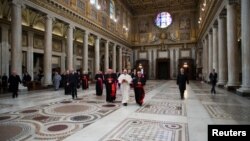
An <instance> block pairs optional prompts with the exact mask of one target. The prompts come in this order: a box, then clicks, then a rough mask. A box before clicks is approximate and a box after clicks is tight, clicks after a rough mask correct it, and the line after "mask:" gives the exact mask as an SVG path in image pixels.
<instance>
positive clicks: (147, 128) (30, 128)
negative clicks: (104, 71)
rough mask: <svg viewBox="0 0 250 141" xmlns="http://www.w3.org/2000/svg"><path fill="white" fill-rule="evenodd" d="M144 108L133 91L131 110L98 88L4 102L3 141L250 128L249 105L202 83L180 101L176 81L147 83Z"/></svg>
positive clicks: (166, 140)
mask: <svg viewBox="0 0 250 141" xmlns="http://www.w3.org/2000/svg"><path fill="white" fill-rule="evenodd" d="M145 91H146V96H145V103H144V105H143V106H141V107H140V106H139V105H137V104H135V100H134V93H133V90H132V89H131V90H130V100H129V103H128V106H123V105H122V104H121V93H120V91H119V90H118V91H117V99H116V101H115V102H114V103H106V101H105V90H104V95H103V96H96V95H95V90H94V86H93V85H92V86H91V87H90V89H88V90H84V91H82V90H79V91H78V99H77V100H72V98H71V96H68V95H64V94H63V91H62V90H60V91H56V92H55V91H50V90H48V91H42V92H39V93H33V94H26V95H20V96H19V97H18V98H17V99H12V98H3V99H0V107H1V109H0V141H5V140H27V141H34V140H38V141H40V140H65V141H82V140H86V141H98V140H100V141H101V140H106V141H107V140H117V141H118V140H119V141H153V140H156V141H201V140H202V141H206V140H207V125H208V124H250V110H249V108H250V100H249V99H247V98H244V97H240V96H238V95H235V94H232V93H230V92H227V91H225V90H223V89H217V94H216V95H211V94H210V86H209V85H207V84H202V83H200V82H196V81H194V82H191V83H190V84H189V85H187V91H186V92H185V100H181V99H180V96H179V90H178V87H177V85H176V82H175V81H148V82H147V85H146V87H145Z"/></svg>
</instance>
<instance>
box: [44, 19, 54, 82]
mask: <svg viewBox="0 0 250 141" xmlns="http://www.w3.org/2000/svg"><path fill="white" fill-rule="evenodd" d="M52 22H53V17H51V16H50V15H47V16H46V23H45V34H44V41H45V47H44V56H43V69H44V82H43V84H44V86H48V85H51V84H52V62H51V61H52Z"/></svg>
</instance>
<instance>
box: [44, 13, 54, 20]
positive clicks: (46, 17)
mask: <svg viewBox="0 0 250 141" xmlns="http://www.w3.org/2000/svg"><path fill="white" fill-rule="evenodd" d="M44 20H51V21H52V22H53V21H55V17H53V16H52V15H49V14H47V15H45V16H44Z"/></svg>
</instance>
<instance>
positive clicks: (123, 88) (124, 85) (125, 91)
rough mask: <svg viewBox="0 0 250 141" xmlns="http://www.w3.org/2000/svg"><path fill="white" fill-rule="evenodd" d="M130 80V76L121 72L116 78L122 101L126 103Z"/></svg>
mask: <svg viewBox="0 0 250 141" xmlns="http://www.w3.org/2000/svg"><path fill="white" fill-rule="evenodd" d="M124 80H125V82H124ZM131 81H132V78H131V76H130V75H129V74H126V75H125V74H121V75H120V76H119V78H118V82H119V83H120V84H121V93H122V103H128V100H129V90H130V83H131Z"/></svg>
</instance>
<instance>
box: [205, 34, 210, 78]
mask: <svg viewBox="0 0 250 141" xmlns="http://www.w3.org/2000/svg"><path fill="white" fill-rule="evenodd" d="M205 43H206V53H205V55H206V60H205V61H206V76H205V80H206V81H207V82H208V81H209V40H208V35H207V36H206V40H205Z"/></svg>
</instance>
